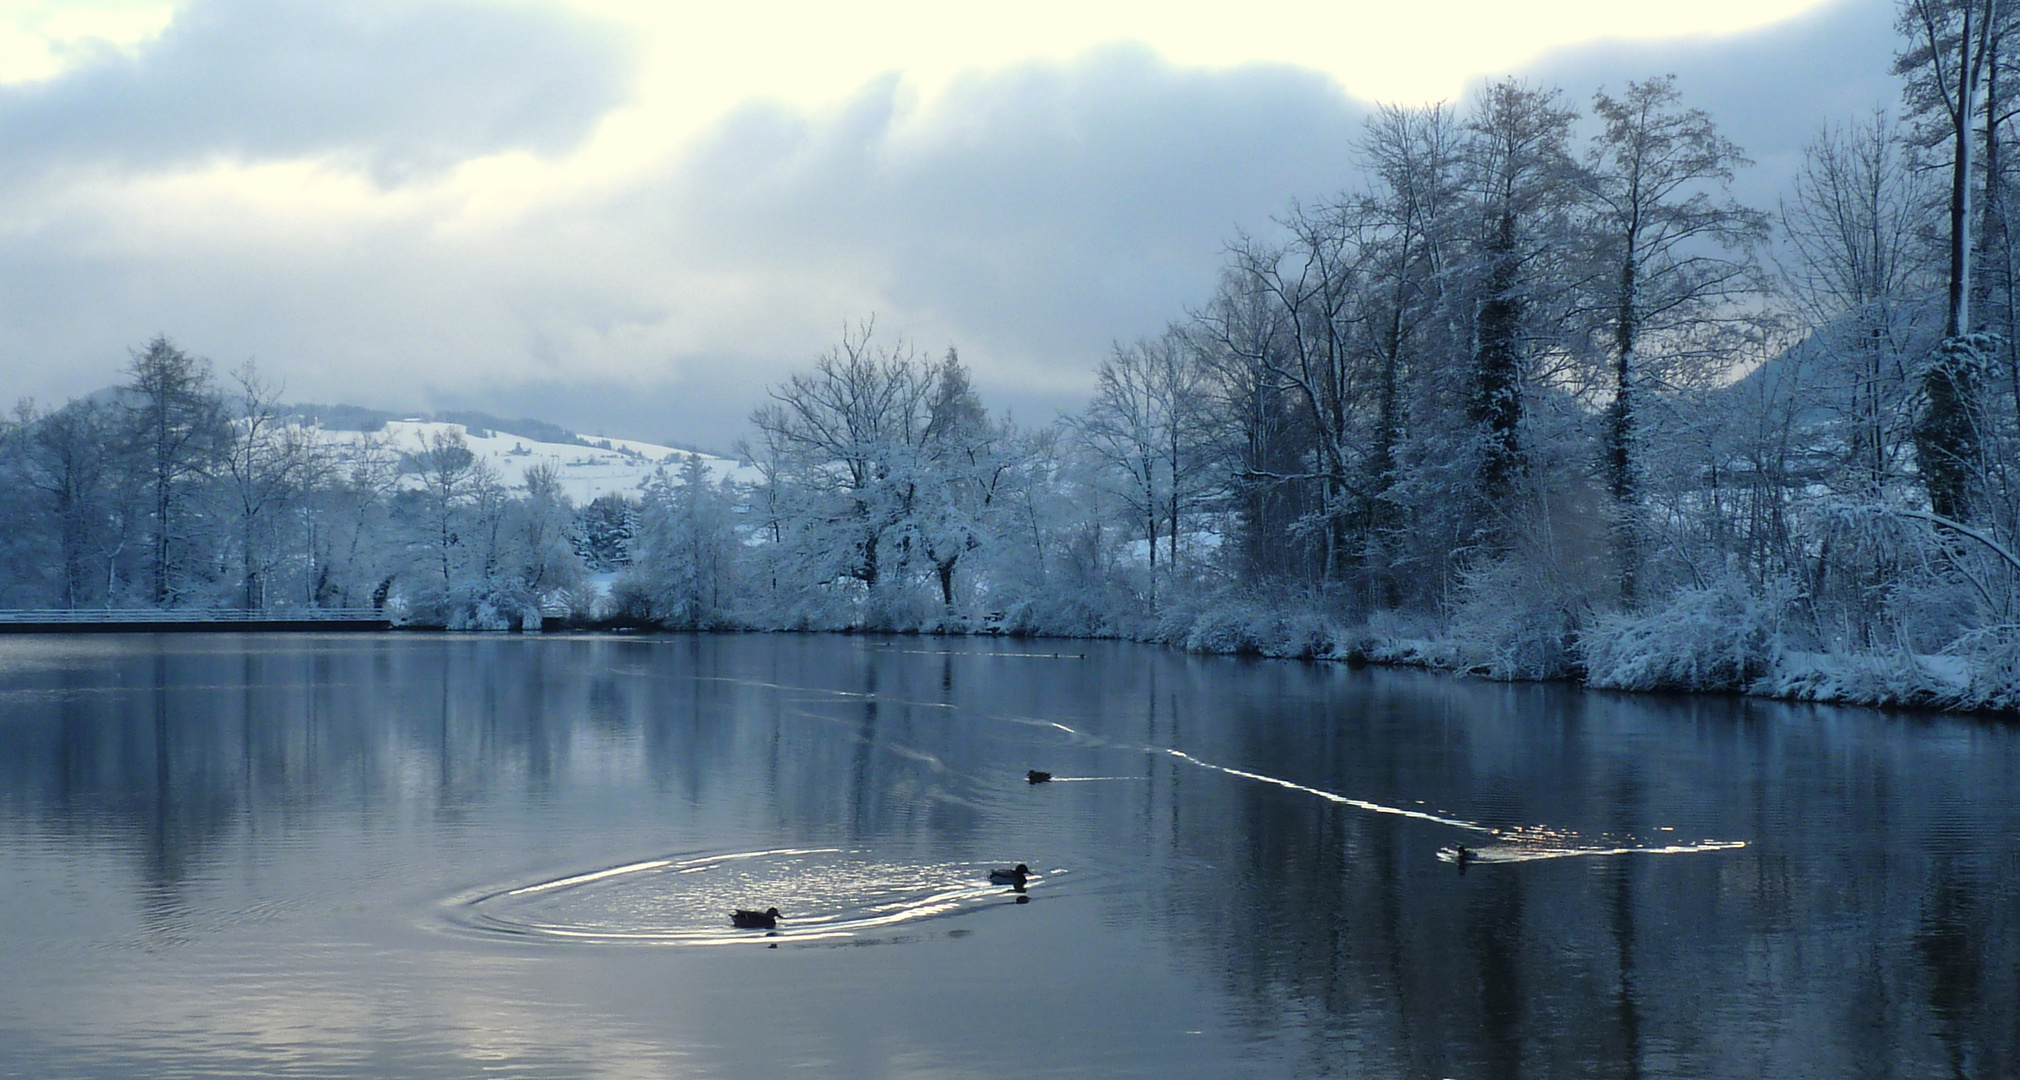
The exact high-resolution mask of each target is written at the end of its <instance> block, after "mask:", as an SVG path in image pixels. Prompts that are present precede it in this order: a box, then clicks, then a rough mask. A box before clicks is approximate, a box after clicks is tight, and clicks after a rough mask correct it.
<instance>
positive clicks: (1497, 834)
mask: <svg viewBox="0 0 2020 1080" xmlns="http://www.w3.org/2000/svg"><path fill="white" fill-rule="evenodd" d="M1044 723H1047V724H1049V725H1050V726H1052V727H1055V728H1058V729H1060V730H1061V731H1064V732H1067V733H1068V734H1070V735H1072V736H1074V737H1075V738H1077V739H1080V740H1083V741H1090V742H1101V741H1102V740H1100V739H1099V738H1098V737H1096V736H1091V735H1088V734H1087V733H1085V732H1081V731H1075V730H1074V729H1072V728H1069V727H1067V726H1066V725H1064V724H1060V723H1057V722H1054V721H1044ZM1142 749H1143V752H1144V753H1147V754H1163V755H1165V756H1167V757H1171V758H1175V759H1177V760H1179V761H1183V762H1185V763H1186V764H1188V765H1191V766H1194V767H1195V768H1200V769H1205V770H1207V771H1209V772H1217V773H1222V774H1225V775H1227V776H1235V777H1240V778H1241V779H1243V780H1253V781H1255V782H1257V783H1261V784H1270V785H1272V786H1275V787H1280V788H1283V789H1284V790H1286V791H1295V792H1298V793H1300V794H1304V795H1311V796H1315V797H1317V798H1321V799H1324V800H1326V801H1327V802H1330V803H1337V804H1338V805H1340V806H1351V807H1353V808H1354V809H1356V810H1365V811H1367V812H1369V813H1372V814H1387V815H1390V816H1392V817H1400V818H1409V819H1411V820H1413V821H1423V822H1428V823H1430V824H1433V825H1443V826H1445V827H1446V828H1451V829H1463V830H1465V831H1467V832H1470V833H1476V834H1478V835H1481V836H1490V837H1493V838H1494V839H1495V840H1496V841H1498V842H1497V843H1493V844H1490V845H1488V846H1486V847H1484V848H1479V849H1473V848H1469V849H1467V853H1466V861H1467V862H1536V861H1539V860H1542V859H1568V858H1582V857H1593V856H1605V855H1687V854H1695V853H1698V852H1705V851H1732V850H1735V849H1737V848H1743V847H1745V846H1746V841H1744V840H1700V841H1697V842H1695V843H1683V844H1677V843H1663V844H1635V843H1626V844H1623V843H1620V842H1619V841H1618V840H1617V839H1614V838H1611V837H1608V838H1605V839H1601V840H1587V839H1584V838H1583V837H1581V836H1580V835H1579V834H1578V833H1576V832H1573V831H1570V830H1564V829H1551V828H1548V827H1545V826H1540V825H1535V826H1524V827H1522V828H1516V829H1501V828H1497V827H1495V826H1492V825H1483V824H1481V823H1480V822H1477V821H1467V820H1465V819H1464V818H1456V817H1451V816H1448V815H1445V814H1438V813H1432V812H1430V811H1428V810H1412V809H1410V808H1408V807H1404V806H1390V805H1388V804H1386V803H1378V802H1374V801H1371V800H1368V799H1357V798H1354V797H1353V796H1351V795H1342V794H1340V793H1339V792H1337V791H1327V790H1325V789H1324V788H1315V787H1312V786H1310V785H1308V784H1300V783H1297V782H1296V781H1294V780H1285V779H1283V778H1282V777H1278V776H1270V775H1267V774H1265V773H1259V772H1250V771H1249V770H1247V769H1237V768H1235V767H1233V766H1231V765H1221V764H1219V763H1217V762H1212V761H1208V760H1206V759H1204V758H1200V757H1195V756H1194V755H1192V754H1189V753H1186V752H1185V751H1183V750H1180V749H1178V748H1176V747H1171V746H1145V747H1143V748H1142ZM1064 779H1067V778H1065V777H1058V776H1055V777H1053V778H1052V782H1053V783H1058V782H1060V781H1061V780H1064ZM1088 779H1095V778H1093V777H1089V778H1088ZM1102 779H1106V778H1102ZM1438 857H1439V858H1440V859H1443V860H1444V861H1446V862H1457V861H1458V850H1457V849H1456V848H1443V849H1440V851H1439V852H1438Z"/></svg>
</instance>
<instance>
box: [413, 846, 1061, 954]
mask: <svg viewBox="0 0 2020 1080" xmlns="http://www.w3.org/2000/svg"><path fill="white" fill-rule="evenodd" d="M988 870H989V868H988V867H978V866H974V865H970V864H962V863H892V862H887V861H885V860H882V859H876V858H873V857H871V856H870V855H869V853H867V852H863V851H852V850H848V849H845V848H779V849H776V850H772V851H747V852H734V853H730V854H717V855H697V856H668V857H666V858H663V859H648V860H646V861H644V862H636V863H627V864H625V865H623V866H613V867H610V868H608V869H603V870H595V871H591V872H588V873H583V874H575V875H572V876H569V877H564V878H556V879H554V880H552V881H542V882H536V883H533V884H530V885H523V886H519V887H516V888H512V889H506V890H502V891H499V892H494V893H490V894H488V895H484V896H480V897H478V898H476V899H474V900H470V901H467V902H465V903H463V904H460V905H458V906H457V908H456V909H455V910H454V911H453V912H452V917H453V919H454V921H455V922H457V923H458V924H460V925H462V926H464V927H466V928H469V929H472V930H479V931H483V932H487V933H495V934H510V935H513V936H517V937H527V938H535V939H543V940H548V941H556V942H580V943H590V944H647V945H731V944H739V945H741V944H751V943H757V944H767V945H769V944H778V943H780V942H804V941H822V940H833V939H841V938H849V937H855V936H858V935H861V934H863V933H866V932H869V931H874V930H880V929H883V928H887V927H891V926H895V925H897V924H900V923H908V922H914V921H917V920H920V919H930V918H936V917H943V916H948V915H955V914H958V913H961V912H964V911H971V910H975V909H978V908H982V907H988V906H994V905H997V904H1003V903H1021V902H1023V901H1024V900H1025V899H1026V897H1025V896H1022V895H1017V894H1014V893H1013V892H1012V890H1010V889H1009V888H1007V887H1006V886H1003V885H998V884H993V883H991V882H990V881H989V880H988ZM1054 873H1058V871H1054ZM1042 880H1043V879H1042V877H1041V876H1040V875H1035V874H1034V875H1032V877H1031V878H1030V881H1029V884H1028V885H1027V888H1029V887H1030V886H1035V885H1037V884H1039V883H1040V882H1041V881H1042ZM768 907H777V908H778V909H779V910H780V911H781V912H783V914H782V915H781V916H780V918H779V926H778V929H777V930H775V931H764V930H737V929H733V928H732V927H731V926H730V925H729V913H730V912H731V911H732V910H734V909H736V908H751V909H758V910H762V909H764V908H768Z"/></svg>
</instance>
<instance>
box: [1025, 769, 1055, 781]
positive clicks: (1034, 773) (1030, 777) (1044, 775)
mask: <svg viewBox="0 0 2020 1080" xmlns="http://www.w3.org/2000/svg"><path fill="white" fill-rule="evenodd" d="M1050 779H1052V774H1051V773H1049V772H1045V771H1044V770H1042V769H1033V770H1031V771H1030V772H1027V773H1025V774H1024V781H1025V783H1029V784H1042V783H1044V782H1045V781H1047V780H1050Z"/></svg>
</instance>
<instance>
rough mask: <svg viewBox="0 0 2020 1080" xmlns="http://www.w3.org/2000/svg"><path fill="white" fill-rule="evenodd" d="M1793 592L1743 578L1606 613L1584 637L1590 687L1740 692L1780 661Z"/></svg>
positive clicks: (1730, 578) (1582, 651)
mask: <svg viewBox="0 0 2020 1080" xmlns="http://www.w3.org/2000/svg"><path fill="white" fill-rule="evenodd" d="M1793 593H1794V590H1793V589H1792V588H1790V587H1789V586H1788V585H1786V584H1784V583H1779V582H1775V583H1770V584H1769V586H1768V587H1767V588H1765V589H1763V590H1761V592H1759V593H1756V592H1755V591H1754V590H1753V589H1752V588H1751V587H1750V586H1749V585H1748V583H1747V582H1746V581H1745V580H1744V579H1743V578H1741V577H1739V576H1738V575H1731V576H1727V577H1723V578H1720V579H1719V580H1716V581H1714V582H1712V583H1711V584H1709V585H1704V586H1691V587H1686V588H1683V589H1680V590H1678V591H1677V592H1676V593H1675V594H1674V595H1673V596H1671V597H1670V598H1669V601H1668V602H1667V603H1664V604H1661V605H1659V606H1656V607H1652V608H1649V609H1646V610H1643V611H1637V612H1621V613H1613V614H1606V615H1601V616H1598V617H1597V618H1595V619H1594V620H1593V621H1592V625H1591V626H1589V627H1587V628H1586V630H1585V631H1584V633H1582V634H1581V635H1580V636H1579V639H1578V652H1579V655H1580V657H1581V658H1582V659H1583V660H1584V662H1585V672H1586V674H1585V680H1586V682H1587V683H1588V684H1589V685H1592V686H1598V687H1606V688H1609V689H1616V690H1739V689H1742V688H1744V687H1746V686H1747V685H1748V684H1749V683H1750V682H1752V681H1753V680H1754V679H1757V678H1759V677H1760V676H1761V675H1763V674H1765V673H1766V672H1767V671H1768V670H1769V667H1770V664H1771V663H1772V662H1773V660H1774V655H1775V651H1776V648H1777V644H1778V639H1779V637H1780V632H1781V622H1782V617H1783V614H1784V612H1785V610H1786V608H1787V606H1788V602H1789V599H1790V597H1791V596H1792V595H1793Z"/></svg>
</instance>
